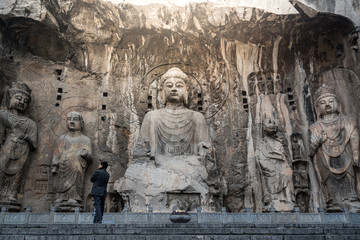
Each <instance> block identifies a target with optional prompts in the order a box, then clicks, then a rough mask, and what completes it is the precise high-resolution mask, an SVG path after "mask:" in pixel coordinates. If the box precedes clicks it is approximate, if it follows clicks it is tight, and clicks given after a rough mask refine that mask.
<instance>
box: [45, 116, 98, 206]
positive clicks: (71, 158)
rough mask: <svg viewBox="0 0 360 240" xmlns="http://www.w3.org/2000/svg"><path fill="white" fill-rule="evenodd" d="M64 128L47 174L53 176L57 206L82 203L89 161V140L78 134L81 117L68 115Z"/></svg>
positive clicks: (82, 121) (82, 123)
mask: <svg viewBox="0 0 360 240" xmlns="http://www.w3.org/2000/svg"><path fill="white" fill-rule="evenodd" d="M66 126H67V128H68V130H69V132H68V133H66V134H64V135H61V136H60V137H59V138H58V139H57V141H56V143H55V150H54V154H53V159H52V165H51V172H52V174H53V175H54V176H56V178H55V179H56V181H54V182H55V186H54V187H55V191H56V200H55V203H56V205H57V206H59V204H61V203H63V202H67V203H69V204H77V203H82V201H83V185H84V174H85V169H86V167H87V165H88V163H89V162H90V160H91V142H90V138H88V137H87V136H85V135H84V134H82V132H81V131H82V128H83V127H84V120H83V117H82V115H81V114H80V113H78V112H70V113H68V114H67V117H66Z"/></svg>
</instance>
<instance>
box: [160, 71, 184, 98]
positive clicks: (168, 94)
mask: <svg viewBox="0 0 360 240" xmlns="http://www.w3.org/2000/svg"><path fill="white" fill-rule="evenodd" d="M163 91H164V93H165V100H166V102H173V103H177V102H185V96H186V91H187V89H186V84H185V82H184V80H182V79H180V78H176V77H171V78H168V79H167V80H166V81H165V82H164V85H163Z"/></svg>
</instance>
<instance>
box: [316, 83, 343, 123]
mask: <svg viewBox="0 0 360 240" xmlns="http://www.w3.org/2000/svg"><path fill="white" fill-rule="evenodd" d="M315 97H316V100H315V107H316V109H317V111H318V114H319V115H320V117H321V116H324V115H328V114H332V113H339V111H338V98H337V96H336V92H335V89H334V88H332V87H329V86H327V85H326V84H323V85H322V86H321V87H320V88H319V89H318V90H317V91H316V93H315Z"/></svg>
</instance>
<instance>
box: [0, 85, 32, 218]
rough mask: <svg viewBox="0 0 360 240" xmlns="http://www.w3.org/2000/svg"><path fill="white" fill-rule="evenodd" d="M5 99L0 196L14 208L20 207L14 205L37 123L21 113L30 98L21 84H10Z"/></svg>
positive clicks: (0, 126)
mask: <svg viewBox="0 0 360 240" xmlns="http://www.w3.org/2000/svg"><path fill="white" fill-rule="evenodd" d="M6 100H7V102H8V110H1V111H0V198H1V201H2V203H3V204H4V201H5V202H8V203H9V207H10V208H12V207H13V209H11V210H14V211H15V210H20V206H18V208H19V209H16V208H17V207H16V206H15V205H17V204H16V203H18V200H17V193H18V191H19V188H20V185H21V179H22V177H23V174H24V171H25V170H26V166H27V160H28V156H29V152H30V151H32V150H35V149H36V138H37V126H36V123H35V122H34V121H33V120H31V119H30V118H28V117H26V116H24V115H23V114H24V112H25V110H26V109H27V107H28V105H29V103H30V100H31V89H30V88H29V87H28V86H27V85H26V84H25V83H13V84H12V86H11V87H10V88H9V89H8V90H7V92H6ZM11 202H12V203H13V204H11ZM11 205H14V206H11Z"/></svg>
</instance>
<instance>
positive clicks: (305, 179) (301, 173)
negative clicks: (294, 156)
mask: <svg viewBox="0 0 360 240" xmlns="http://www.w3.org/2000/svg"><path fill="white" fill-rule="evenodd" d="M293 164H294V165H295V168H294V187H295V188H308V187H309V184H308V183H309V176H308V172H307V170H306V164H307V163H306V162H302V161H299V162H296V163H293Z"/></svg>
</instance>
